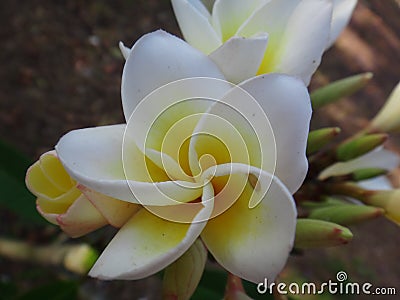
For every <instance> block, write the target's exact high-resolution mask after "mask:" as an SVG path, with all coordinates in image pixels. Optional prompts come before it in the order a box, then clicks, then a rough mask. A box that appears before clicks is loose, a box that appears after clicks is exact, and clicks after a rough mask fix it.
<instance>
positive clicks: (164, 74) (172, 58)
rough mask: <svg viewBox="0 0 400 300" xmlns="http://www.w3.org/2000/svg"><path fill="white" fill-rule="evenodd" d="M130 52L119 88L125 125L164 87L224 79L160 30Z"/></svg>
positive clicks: (207, 62)
mask: <svg viewBox="0 0 400 300" xmlns="http://www.w3.org/2000/svg"><path fill="white" fill-rule="evenodd" d="M131 51H132V52H131V54H130V55H129V57H128V59H127V61H126V63H125V66H124V70H123V73H122V86H121V96H122V105H123V108H124V114H125V119H126V121H128V120H129V117H130V116H131V114H132V112H133V110H134V109H135V107H136V105H137V104H138V103H139V102H140V101H141V100H142V99H144V98H145V97H146V96H147V95H149V94H150V93H151V92H153V91H154V90H155V89H157V88H160V87H162V86H163V85H165V84H167V83H170V82H173V81H176V80H179V79H183V78H189V77H212V78H220V79H223V78H224V76H223V75H222V73H221V72H220V71H219V70H218V68H217V66H216V65H215V64H214V63H213V62H212V60H211V59H209V58H208V57H207V56H206V55H204V54H202V53H201V52H199V51H198V50H196V49H194V48H192V47H191V46H189V45H188V44H187V43H185V42H184V41H182V40H181V39H179V38H177V37H175V36H173V35H170V34H168V33H166V32H164V31H161V30H159V31H156V32H153V33H149V34H146V35H144V36H143V37H142V38H140V39H139V40H138V41H137V42H136V44H135V45H134V46H133V48H132V50H131Z"/></svg>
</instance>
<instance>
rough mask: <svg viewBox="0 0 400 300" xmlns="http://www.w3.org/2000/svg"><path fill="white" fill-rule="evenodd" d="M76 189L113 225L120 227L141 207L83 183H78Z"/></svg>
mask: <svg viewBox="0 0 400 300" xmlns="http://www.w3.org/2000/svg"><path fill="white" fill-rule="evenodd" d="M78 189H79V190H80V191H81V192H82V193H83V194H84V195H85V196H86V198H87V199H88V200H89V201H90V202H91V203H92V204H93V206H94V207H96V209H97V210H98V211H99V212H100V213H101V214H102V215H103V217H104V218H105V219H106V220H107V222H108V223H109V224H111V225H112V226H114V227H118V228H119V227H122V225H124V224H125V223H126V222H127V221H128V220H129V219H130V218H131V217H132V216H133V214H134V213H136V212H137V211H138V210H139V209H140V208H141V206H140V205H137V204H132V203H129V202H125V201H121V200H117V199H114V198H111V197H108V196H106V195H103V194H99V193H97V192H95V191H93V190H91V189H88V188H87V187H85V186H83V185H78Z"/></svg>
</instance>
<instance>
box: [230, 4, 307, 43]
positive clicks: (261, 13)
mask: <svg viewBox="0 0 400 300" xmlns="http://www.w3.org/2000/svg"><path fill="white" fill-rule="evenodd" d="M264 2H265V3H264V4H263V5H261V6H260V7H259V8H258V9H257V10H255V11H254V13H253V14H252V15H251V16H250V17H249V18H248V19H247V20H246V21H245V22H243V24H242V25H241V26H240V28H239V29H238V32H237V35H239V36H245V37H250V36H254V35H256V34H260V33H268V34H269V35H270V37H271V36H272V37H274V38H273V40H275V39H276V40H280V39H282V33H283V31H284V30H285V26H286V24H287V23H288V20H289V18H290V16H291V15H292V14H293V11H294V10H295V9H296V7H297V6H298V4H299V3H300V2H301V0H292V1H282V0H270V1H264Z"/></svg>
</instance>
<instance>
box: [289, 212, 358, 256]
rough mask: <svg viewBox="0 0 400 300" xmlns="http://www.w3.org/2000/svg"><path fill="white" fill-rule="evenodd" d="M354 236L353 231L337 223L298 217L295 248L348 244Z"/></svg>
mask: <svg viewBox="0 0 400 300" xmlns="http://www.w3.org/2000/svg"><path fill="white" fill-rule="evenodd" d="M352 238H353V234H352V233H351V231H350V230H349V229H348V228H346V227H343V226H340V225H338V224H335V223H331V222H326V221H321V220H313V219H298V220H297V227H296V238H295V242H294V247H295V248H302V249H307V248H320V247H333V246H339V245H343V244H347V243H348V242H350V241H351V240H352Z"/></svg>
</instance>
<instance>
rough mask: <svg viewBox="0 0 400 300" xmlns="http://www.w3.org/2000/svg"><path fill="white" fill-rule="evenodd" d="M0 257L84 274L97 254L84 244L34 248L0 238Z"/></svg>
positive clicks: (34, 246) (24, 243)
mask: <svg viewBox="0 0 400 300" xmlns="http://www.w3.org/2000/svg"><path fill="white" fill-rule="evenodd" d="M0 256H3V257H7V258H9V259H13V260H18V261H26V262H33V263H37V264H42V265H54V266H57V265H63V266H64V267H65V268H66V269H68V270H70V271H72V272H75V273H79V274H85V273H86V272H87V271H88V270H89V269H90V268H91V267H92V265H93V264H94V262H95V261H96V259H97V258H98V253H97V251H96V250H94V249H93V248H91V247H89V246H88V245H86V244H79V245H59V244H53V245H49V246H36V245H31V244H29V243H26V242H23V241H15V240H10V239H6V238H1V237H0Z"/></svg>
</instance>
